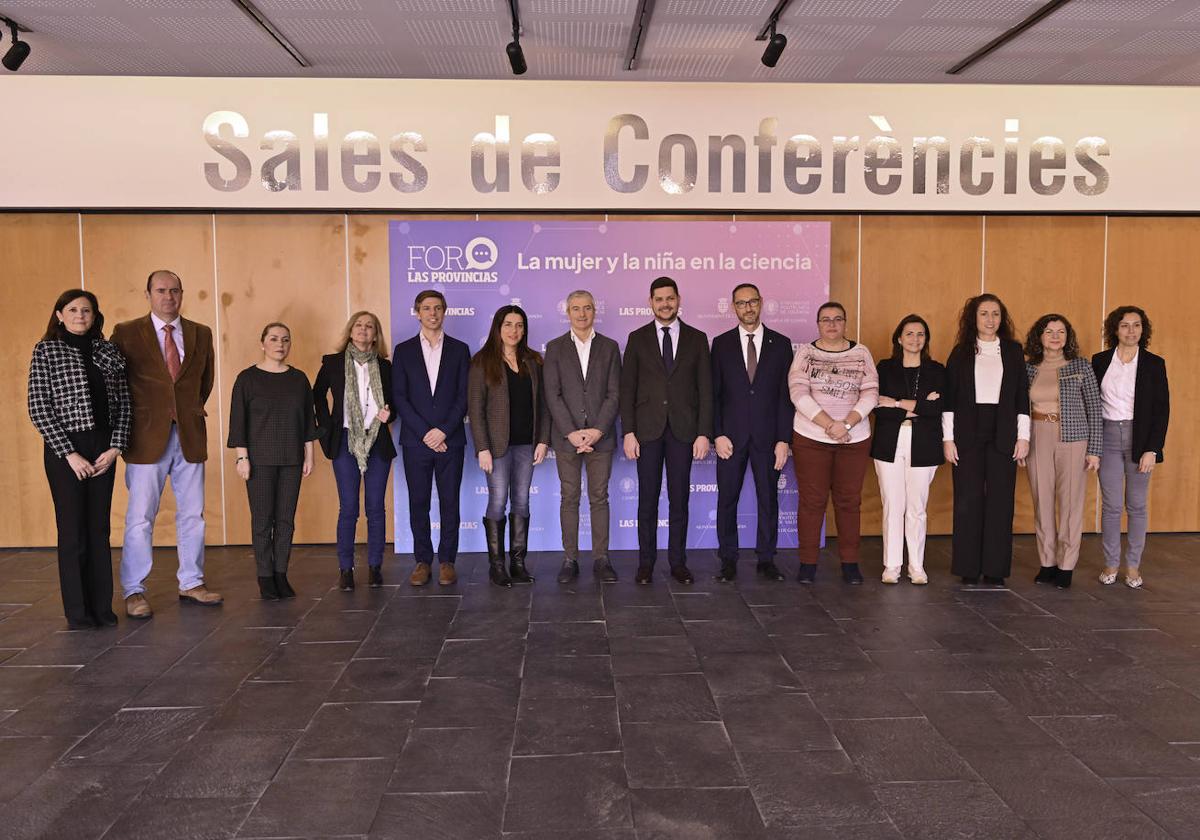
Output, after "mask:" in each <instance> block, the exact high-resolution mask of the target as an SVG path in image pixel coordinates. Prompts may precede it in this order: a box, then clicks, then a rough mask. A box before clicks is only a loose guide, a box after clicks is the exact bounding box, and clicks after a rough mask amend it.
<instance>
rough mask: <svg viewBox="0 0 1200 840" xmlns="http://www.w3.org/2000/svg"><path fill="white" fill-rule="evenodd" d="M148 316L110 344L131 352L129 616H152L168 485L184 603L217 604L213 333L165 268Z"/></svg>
mask: <svg viewBox="0 0 1200 840" xmlns="http://www.w3.org/2000/svg"><path fill="white" fill-rule="evenodd" d="M146 298H147V300H149V301H150V313H149V314H147V315H145V316H143V317H141V318H137V319H135V320H132V321H125V322H123V323H120V324H117V326H116V328H115V329H114V330H113V333H112V341H113V343H114V344H116V345H117V347H118V348H120V350H121V352H122V353H123V354H124V355H125V359H126V366H127V370H128V373H129V392H130V400H131V402H132V403H133V428H132V430H131V432H130V440H129V448H128V449H126V450H125V456H124V457H125V486H126V487H127V488H128V489H129V504H128V507H127V508H126V511H125V542H124V546H123V549H122V551H121V586H122V588H123V589H124V595H125V612H126V615H128V616H129V617H130V618H150V616H151V615H153V612H152V611H151V609H150V604H149V602H148V601H147V600H146V596H145V594H144V593H145V591H146V587H145V583H144V582H145V579H146V577H147V576H148V575H149V574H150V569H151V565H152V554H151V548H152V541H153V537H154V519H155V517H156V516H157V515H158V507H159V503H160V501H161V499H162V491H163V487H164V485H165V484H166V481H167V478H168V477H170V479H171V489H172V491H173V492H174V494H175V502H176V512H175V533H176V543H177V545H178V551H179V572H178V579H179V599H180V600H181V601H184V602H185V603H191V604H199V605H201V606H216V605H217V604H220V603H221V601H222V598H221V596H220V595H218V594H217V593H215V592H210V591H209V590H208V589H207V587H205V585H204V462H205V460H206V459H207V457H208V437H207V432H206V428H205V422H204V418H205V411H204V403H205V402H206V401H207V400H208V396H209V394H210V393H212V387H213V378H214V372H215V369H216V362H215V360H214V357H213V340H212V330H210V329H209V328H208V327H206V326H205V325H203V324H197V323H196V322H194V321H188V320H186V319H184V318H182V317H180V315H179V308H180V306H181V304H182V302H183V283H182V282H181V281H180V279H179V276H178V275H176V274H175V273H174V272H172V271H166V270H160V271H155V272H153V273H151V274H150V277H149V278H148V279H147V280H146Z"/></svg>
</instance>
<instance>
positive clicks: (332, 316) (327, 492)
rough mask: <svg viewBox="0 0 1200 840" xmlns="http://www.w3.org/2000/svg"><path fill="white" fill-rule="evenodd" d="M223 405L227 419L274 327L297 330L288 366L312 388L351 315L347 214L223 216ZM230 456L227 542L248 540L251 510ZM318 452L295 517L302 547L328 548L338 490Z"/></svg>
mask: <svg viewBox="0 0 1200 840" xmlns="http://www.w3.org/2000/svg"><path fill="white" fill-rule="evenodd" d="M216 243H217V289H218V291H219V294H220V320H221V339H220V348H219V351H218V353H219V356H220V359H221V380H222V404H223V406H224V407H225V409H224V410H225V411H226V413H228V406H229V395H230V392H231V391H232V389H233V382H234V379H235V378H236V377H237V374H238V373H239V372H240V371H242V370H243V369H245V368H247V367H249V366H250V365H253V364H255V363H256V362H258V361H259V360H260V359H261V358H262V347H261V344H260V341H259V336H260V335H261V333H262V328H263V326H264V325H265V324H267V323H269V322H270V321H283V322H284V323H286V324H287V325H288V326H289V327H291V330H292V354H291V357H290V359H289V362H290V363H291V364H292V365H294V366H295V367H297V368H299V369H300V370H302V371H304V372H305V373H306V374H307V375H308V377H309V381H310V382H311V381H312V379H313V378H315V377H316V374H317V370H318V368H319V367H320V363H321V355H322V353H325V352H328V350H329V345H330V344H331V342H332V340H333V338H334V337H336V335H337V331H338V329H339V328H340V327H341V326H342V325H343V324H344V323H345V318H346V315H347V314H348V313H347V290H348V286H347V279H346V259H345V255H346V232H345V217H344V216H342V215H340V214H339V215H294V216H289V215H245V216H242V215H230V216H218V217H217V235H216ZM230 452H231V450H226V452H225V462H226V481H225V515H226V521H227V523H228V526H227V529H226V535H227V536H226V538H227V541H228V542H230V543H235V544H245V543H249V542H250V510H249V505H248V503H247V501H246V491H245V489H244V487H243V485H242V482H241V481H240V480H239V479H238V478H237V475H236V474H235V473H234V472H233V470H232V463H233V458H232V456H231V455H230ZM322 460H323V456H322V455H320V454H319V453H318V454H317V457H316V461H315V468H314V470H313V474H312V475H311V476H309V477H308V478H306V479H305V480H304V484H303V487H302V489H301V492H300V507H299V510H298V511H297V513H296V536H295V539H296V542H298V543H330V542H333V541H334V539H335V536H336V525H337V509H338V504H337V487H336V485H335V484H334V481H333V471H332V470H331V469H329V467H328V465H327V464H322V463H321V462H322Z"/></svg>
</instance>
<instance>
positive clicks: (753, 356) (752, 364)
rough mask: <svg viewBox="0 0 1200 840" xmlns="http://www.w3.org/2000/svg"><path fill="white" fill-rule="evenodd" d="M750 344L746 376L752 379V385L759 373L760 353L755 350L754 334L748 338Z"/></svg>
mask: <svg viewBox="0 0 1200 840" xmlns="http://www.w3.org/2000/svg"><path fill="white" fill-rule="evenodd" d="M746 338H747V340H748V341H749V342H750V343H749V344H748V345H746V375H747V376H749V377H750V384H751V385H753V384H754V374H755V373H757V372H758V351H756V350H755V349H754V333H750V334H749V335H747V336H746Z"/></svg>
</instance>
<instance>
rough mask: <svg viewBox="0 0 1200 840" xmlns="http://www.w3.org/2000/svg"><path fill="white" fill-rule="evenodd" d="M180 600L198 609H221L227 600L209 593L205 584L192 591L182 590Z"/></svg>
mask: <svg viewBox="0 0 1200 840" xmlns="http://www.w3.org/2000/svg"><path fill="white" fill-rule="evenodd" d="M179 600H180V601H183V602H184V603H185V604H195V605H196V606H198V607H219V606H220V605H221V602H222V601H224V600H225V599H224V598H222V597H221V596H220V595H219V594H217V593H216V592H209V591H208V588H207V587H206V586H205V585H204V584H200V585H199V586H193V587H192V588H191V589H181V590H180V591H179Z"/></svg>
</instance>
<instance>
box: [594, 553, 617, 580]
mask: <svg viewBox="0 0 1200 840" xmlns="http://www.w3.org/2000/svg"><path fill="white" fill-rule="evenodd" d="M592 574H593V575H595V576H596V579H597V580H599V581H600V582H601V583H616V582H617V570H616V569H614V568H613V567H612V563H611V562H610V561H609V560H608V558H607V557H605V558H602V559H600V560H594V561H592Z"/></svg>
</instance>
